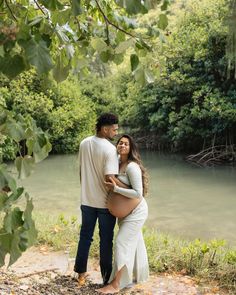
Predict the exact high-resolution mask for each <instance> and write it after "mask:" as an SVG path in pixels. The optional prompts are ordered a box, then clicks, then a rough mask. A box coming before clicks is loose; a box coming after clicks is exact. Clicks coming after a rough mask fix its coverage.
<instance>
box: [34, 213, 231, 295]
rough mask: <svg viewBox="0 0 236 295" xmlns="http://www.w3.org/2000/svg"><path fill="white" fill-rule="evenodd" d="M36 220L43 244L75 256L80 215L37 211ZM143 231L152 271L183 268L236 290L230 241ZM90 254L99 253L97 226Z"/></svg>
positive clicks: (199, 277)
mask: <svg viewBox="0 0 236 295" xmlns="http://www.w3.org/2000/svg"><path fill="white" fill-rule="evenodd" d="M35 220H36V226H37V228H38V231H39V233H38V241H37V243H38V244H39V245H41V244H47V245H49V246H51V247H52V248H53V249H54V250H67V251H68V252H69V254H70V256H72V257H74V256H75V254H76V249H77V243H78V237H79V228H80V225H79V223H78V220H77V218H76V217H74V216H71V217H65V216H64V215H59V216H58V217H53V216H45V215H40V214H37V215H36V216H35ZM116 230H117V228H116ZM143 234H144V239H145V243H146V247H147V252H148V257H149V266H150V270H151V271H153V272H155V273H161V272H181V273H183V274H187V275H191V276H194V277H195V278H197V279H199V280H204V281H208V282H210V281H217V282H218V284H219V286H220V287H221V288H226V289H228V290H229V292H230V294H236V249H235V248H230V247H229V246H228V245H227V243H226V241H224V240H211V241H209V242H204V241H201V240H199V239H196V240H194V241H187V240H183V239H178V238H174V237H172V236H171V235H167V234H164V233H160V232H158V231H156V230H154V229H150V228H144V230H143ZM90 256H91V257H94V258H98V256H99V235H98V230H97V229H96V231H95V235H94V241H93V243H92V246H91V249H90ZM231 292H232V293H231Z"/></svg>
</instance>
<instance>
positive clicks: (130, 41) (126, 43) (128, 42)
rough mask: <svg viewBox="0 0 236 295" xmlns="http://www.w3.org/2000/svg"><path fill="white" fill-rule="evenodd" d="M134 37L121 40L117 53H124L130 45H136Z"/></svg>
mask: <svg viewBox="0 0 236 295" xmlns="http://www.w3.org/2000/svg"><path fill="white" fill-rule="evenodd" d="M134 42H135V41H134V40H133V38H130V39H128V40H125V41H123V42H120V43H119V45H118V46H117V47H116V49H115V53H116V54H120V53H124V52H125V51H126V50H127V49H128V48H129V47H131V46H133V45H134Z"/></svg>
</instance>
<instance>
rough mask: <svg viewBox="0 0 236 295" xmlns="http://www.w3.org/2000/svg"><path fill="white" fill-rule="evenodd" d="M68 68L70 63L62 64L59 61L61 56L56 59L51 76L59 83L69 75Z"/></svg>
mask: <svg viewBox="0 0 236 295" xmlns="http://www.w3.org/2000/svg"><path fill="white" fill-rule="evenodd" d="M70 68H71V66H70V64H68V65H67V66H64V65H63V63H62V61H61V58H58V59H57V63H56V66H55V67H54V69H53V78H54V79H55V80H56V81H57V83H60V82H62V81H64V80H66V78H67V77H68V75H69V70H70Z"/></svg>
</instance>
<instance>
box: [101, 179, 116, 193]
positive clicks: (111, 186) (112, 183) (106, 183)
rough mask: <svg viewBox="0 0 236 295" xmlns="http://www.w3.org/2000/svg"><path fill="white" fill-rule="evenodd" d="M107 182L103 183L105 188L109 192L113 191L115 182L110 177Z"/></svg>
mask: <svg viewBox="0 0 236 295" xmlns="http://www.w3.org/2000/svg"><path fill="white" fill-rule="evenodd" d="M109 180H110V181H109V182H108V181H104V183H105V186H106V188H107V189H108V190H109V191H113V190H114V188H115V186H116V182H115V181H114V179H113V178H112V177H109Z"/></svg>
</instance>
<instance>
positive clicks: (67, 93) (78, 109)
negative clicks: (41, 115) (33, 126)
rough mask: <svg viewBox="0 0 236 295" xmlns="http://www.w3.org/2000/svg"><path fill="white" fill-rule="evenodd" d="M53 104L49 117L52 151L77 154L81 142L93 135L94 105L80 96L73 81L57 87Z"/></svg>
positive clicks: (78, 89)
mask: <svg viewBox="0 0 236 295" xmlns="http://www.w3.org/2000/svg"><path fill="white" fill-rule="evenodd" d="M55 104H56V106H55V108H54V109H53V110H52V113H51V115H50V122H51V127H50V134H51V142H52V144H53V146H54V151H55V152H58V153H74V152H77V151H78V149H79V144H80V142H81V140H82V139H83V138H85V137H86V136H88V135H91V134H93V133H94V126H95V120H96V116H95V111H94V103H93V102H91V100H89V99H87V98H86V97H83V95H81V92H80V88H79V87H78V85H77V82H76V81H75V80H69V81H65V82H63V83H62V84H61V85H60V86H59V87H58V92H57V97H56V101H55Z"/></svg>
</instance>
